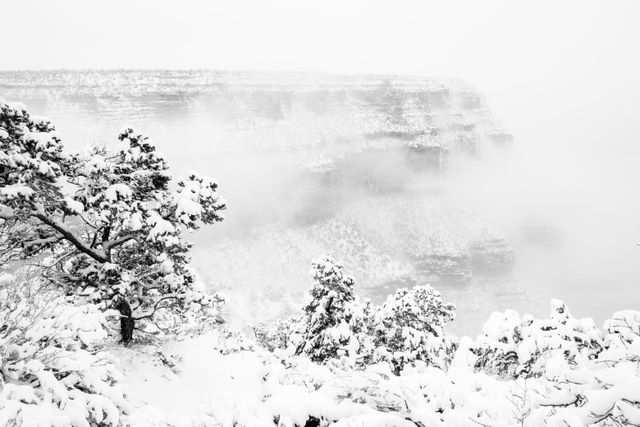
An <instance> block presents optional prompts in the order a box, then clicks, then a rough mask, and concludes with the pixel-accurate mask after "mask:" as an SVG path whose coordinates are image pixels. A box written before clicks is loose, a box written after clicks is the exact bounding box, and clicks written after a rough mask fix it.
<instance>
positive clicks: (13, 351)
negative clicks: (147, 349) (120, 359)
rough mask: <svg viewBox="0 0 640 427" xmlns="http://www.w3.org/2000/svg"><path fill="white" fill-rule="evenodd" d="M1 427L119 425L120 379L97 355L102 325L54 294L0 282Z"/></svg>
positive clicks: (100, 317) (122, 409)
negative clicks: (9, 426)
mask: <svg viewBox="0 0 640 427" xmlns="http://www.w3.org/2000/svg"><path fill="white" fill-rule="evenodd" d="M0 322H1V323H0V425H2V426H6V425H11V426H13V425H15V426H49V425H51V426H90V425H101V426H117V425H120V424H121V422H122V419H123V418H122V416H123V415H124V414H125V413H126V412H127V411H128V403H127V397H126V394H125V386H124V384H123V383H122V375H121V374H120V372H119V371H118V370H117V369H116V368H115V367H114V365H113V364H112V363H111V362H109V360H108V359H107V358H106V356H105V355H104V353H102V351H101V349H102V347H103V346H104V344H105V343H106V342H107V338H108V333H107V320H106V319H105V315H104V313H103V312H102V311H101V310H100V309H99V308H98V307H96V306H95V305H72V304H69V303H68V302H66V300H65V299H64V298H63V297H61V296H60V295H59V294H58V293H57V292H56V291H55V290H51V289H47V288H46V287H44V286H43V285H37V284H35V283H32V282H29V281H18V280H16V279H15V278H13V277H11V276H9V275H7V274H5V275H3V276H1V277H0Z"/></svg>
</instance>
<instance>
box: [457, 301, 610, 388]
mask: <svg viewBox="0 0 640 427" xmlns="http://www.w3.org/2000/svg"><path fill="white" fill-rule="evenodd" d="M482 330H483V334H482V335H480V336H479V337H478V339H477V340H476V342H475V343H474V344H472V345H471V348H468V349H467V350H469V351H471V352H472V353H474V354H475V355H476V356H477V360H476V362H475V367H476V368H477V369H482V370H484V371H486V372H489V373H492V374H495V375H499V376H502V377H519V376H527V377H529V376H540V375H542V374H543V373H544V367H545V364H546V363H547V361H548V360H549V359H551V358H553V357H554V356H555V355H561V356H562V358H563V359H564V360H566V361H567V362H568V363H570V364H573V365H578V364H580V363H581V362H582V361H583V360H590V359H594V358H596V357H597V356H598V354H599V353H600V352H601V351H602V346H603V341H602V334H601V332H600V331H599V330H598V329H597V328H596V326H595V323H594V322H593V320H592V319H590V318H585V319H575V318H574V317H572V316H571V313H570V312H569V309H568V308H567V306H566V305H565V304H564V303H563V302H561V301H559V300H552V301H551V315H550V318H549V319H534V318H533V317H532V316H530V315H525V316H522V317H521V316H520V315H519V314H518V313H516V312H515V311H513V310H507V311H505V312H504V313H493V314H492V315H491V317H490V318H489V320H488V321H487V322H486V323H485V324H484V326H483V328H482ZM467 350H465V349H462V351H467Z"/></svg>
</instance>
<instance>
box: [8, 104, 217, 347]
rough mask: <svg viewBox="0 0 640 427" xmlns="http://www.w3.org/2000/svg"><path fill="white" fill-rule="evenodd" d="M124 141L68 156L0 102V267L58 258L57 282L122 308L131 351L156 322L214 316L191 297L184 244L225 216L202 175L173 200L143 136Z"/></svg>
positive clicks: (179, 188) (46, 128) (53, 264)
mask: <svg viewBox="0 0 640 427" xmlns="http://www.w3.org/2000/svg"><path fill="white" fill-rule="evenodd" d="M118 141H119V145H118V147H117V148H116V149H115V150H107V149H106V148H105V147H102V146H97V147H95V146H94V147H91V148H90V149H89V150H88V151H86V152H83V153H78V154H70V153H67V152H65V151H64V149H63V148H64V147H63V145H62V142H61V140H60V138H58V136H57V135H56V133H55V131H54V127H53V125H51V123H49V122H47V121H42V120H35V119H33V118H32V117H31V116H30V115H29V113H28V112H27V111H26V110H25V109H24V108H23V107H21V106H17V105H9V104H7V103H5V102H2V101H0V222H2V227H3V237H2V241H0V250H2V251H3V253H2V254H0V259H3V258H6V257H7V256H8V254H14V253H15V252H17V251H19V252H20V253H21V254H22V255H23V256H25V257H36V256H40V255H41V254H42V253H44V252H46V253H47V254H48V255H51V256H49V257H48V263H47V266H48V268H49V269H50V272H49V273H48V274H47V277H49V278H50V279H51V282H52V283H56V284H59V285H62V286H63V287H64V288H65V289H66V291H67V292H68V293H69V294H74V295H76V296H82V298H83V299H88V300H89V301H91V302H94V303H99V304H101V306H103V307H104V308H111V307H115V308H117V309H118V310H119V311H120V313H121V315H122V317H121V334H122V339H123V341H125V342H127V341H130V340H131V339H132V334H133V331H134V330H135V329H141V328H142V327H144V326H145V324H148V323H150V321H154V323H156V325H157V326H158V327H160V328H167V327H169V326H172V325H173V326H178V325H180V324H181V323H183V316H188V313H194V312H200V313H202V314H206V313H207V312H209V311H211V310H215V305H216V304H215V303H216V301H214V300H212V299H211V298H210V297H208V296H205V295H204V294H203V293H201V292H199V291H198V290H197V289H196V288H195V287H194V281H195V279H194V274H193V272H192V271H191V270H190V268H189V250H190V248H191V243H189V242H187V241H186V240H184V237H183V234H184V231H185V230H194V229H197V228H198V227H199V226H200V225H201V224H212V223H215V222H218V221H221V220H222V219H223V217H222V210H224V209H225V207H226V206H225V203H224V201H223V199H222V198H221V197H220V196H219V195H218V193H217V184H216V183H215V181H213V180H211V179H210V178H208V177H205V176H201V175H198V174H196V173H192V174H190V175H189V176H188V177H187V178H184V179H179V180H178V181H177V183H176V190H175V191H174V190H172V189H171V184H172V179H171V174H170V173H169V166H168V164H167V162H166V160H165V159H164V157H163V156H162V155H161V154H160V153H159V152H158V151H156V148H155V146H154V145H153V143H152V142H151V140H150V139H149V138H147V137H146V136H144V135H142V134H140V133H138V132H136V131H134V130H133V129H125V130H124V131H123V132H121V133H120V135H119V136H118ZM5 231H6V233H5ZM158 314H161V315H158ZM176 315H177V317H178V319H177V321H176V319H175V318H174V316H176ZM140 321H143V322H140ZM138 322H140V323H141V324H137V323H138Z"/></svg>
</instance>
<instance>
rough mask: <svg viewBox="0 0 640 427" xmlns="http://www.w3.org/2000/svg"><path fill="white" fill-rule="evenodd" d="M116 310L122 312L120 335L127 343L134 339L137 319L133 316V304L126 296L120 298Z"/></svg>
mask: <svg viewBox="0 0 640 427" xmlns="http://www.w3.org/2000/svg"><path fill="white" fill-rule="evenodd" d="M116 310H118V311H119V312H120V336H121V337H122V342H123V343H125V344H127V343H129V342H131V340H132V339H133V329H134V327H135V319H134V318H133V316H132V314H133V312H132V310H131V306H130V305H129V303H128V302H127V300H125V299H124V298H120V299H119V300H118V302H117V303H116Z"/></svg>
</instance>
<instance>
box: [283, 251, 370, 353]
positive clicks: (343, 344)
mask: <svg viewBox="0 0 640 427" xmlns="http://www.w3.org/2000/svg"><path fill="white" fill-rule="evenodd" d="M312 267H313V270H312V272H313V279H314V285H313V288H312V289H311V291H310V293H309V295H308V302H307V303H306V305H305V306H304V308H303V316H302V319H301V326H300V330H301V333H299V334H298V336H295V337H292V338H290V339H291V340H292V344H294V345H295V346H296V351H295V353H296V354H304V355H306V356H309V357H310V358H311V360H313V361H315V362H326V361H327V360H329V359H344V360H349V361H350V363H352V364H355V362H356V358H357V353H358V350H359V348H360V343H359V341H358V335H359V334H360V333H361V332H363V331H362V330H361V329H360V328H361V327H362V325H363V323H362V317H363V310H362V308H361V307H360V305H359V304H358V302H357V301H356V299H355V295H354V292H353V286H354V280H353V279H352V278H351V277H349V276H347V275H345V274H344V272H343V271H342V268H343V267H342V265H340V264H338V263H336V262H335V261H333V260H332V259H331V258H330V257H328V256H325V257H323V258H321V259H319V260H316V261H314V262H313V264H312Z"/></svg>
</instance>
